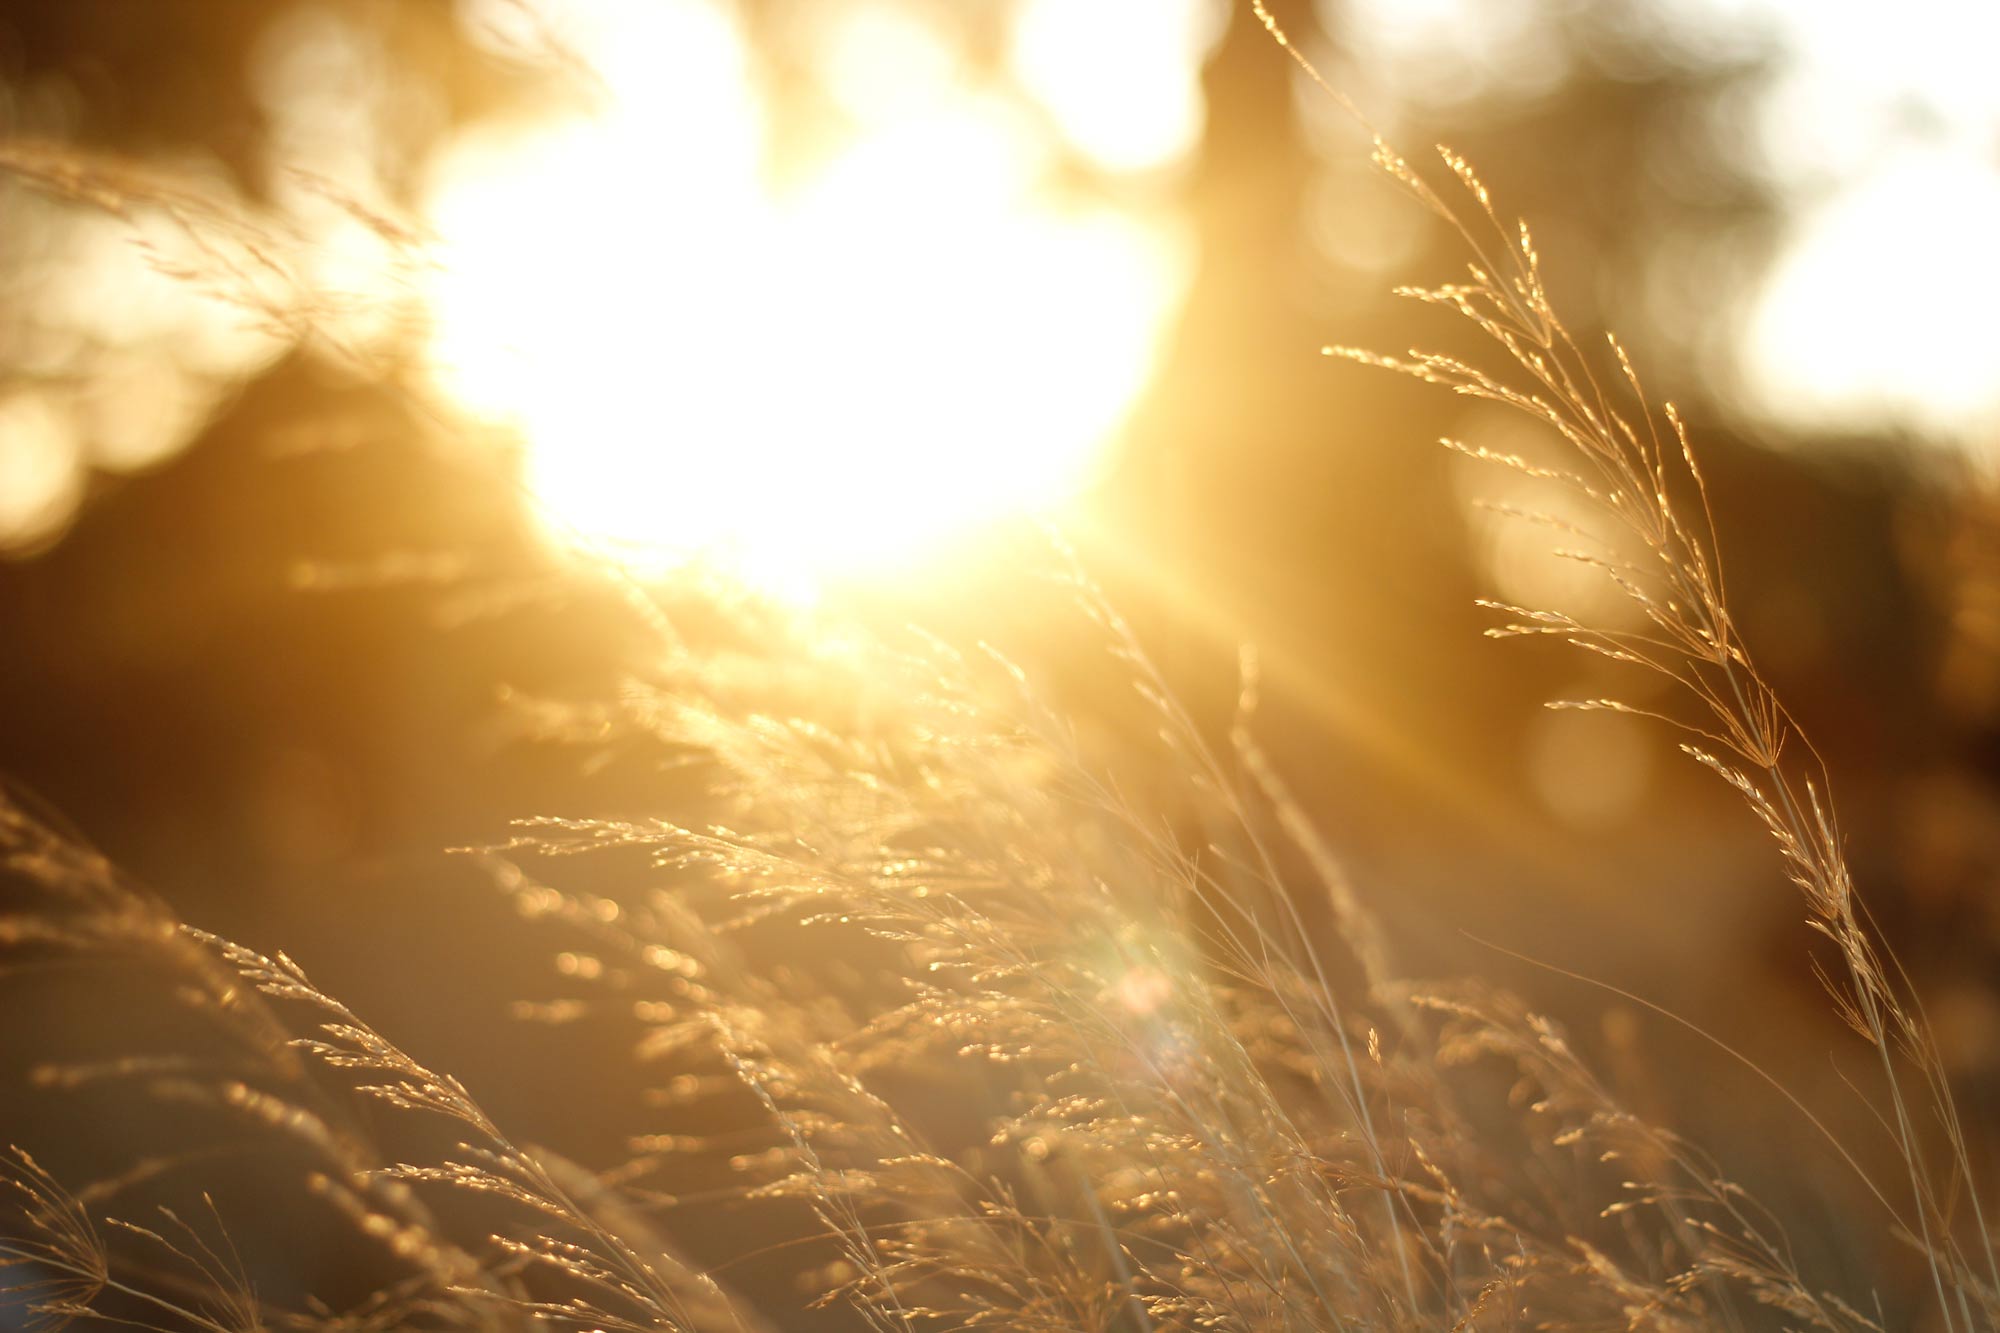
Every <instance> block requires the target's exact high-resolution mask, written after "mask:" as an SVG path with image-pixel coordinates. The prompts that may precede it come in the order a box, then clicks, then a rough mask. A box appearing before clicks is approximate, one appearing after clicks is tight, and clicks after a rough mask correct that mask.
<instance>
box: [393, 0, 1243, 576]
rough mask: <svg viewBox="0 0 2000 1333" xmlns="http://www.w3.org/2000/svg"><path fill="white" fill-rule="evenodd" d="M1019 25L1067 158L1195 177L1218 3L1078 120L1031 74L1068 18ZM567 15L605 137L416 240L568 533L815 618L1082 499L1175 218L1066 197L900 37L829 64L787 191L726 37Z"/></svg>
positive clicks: (1013, 110)
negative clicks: (432, 238)
mask: <svg viewBox="0 0 2000 1333" xmlns="http://www.w3.org/2000/svg"><path fill="white" fill-rule="evenodd" d="M1023 8H1024V10H1025V11H1026V19H1031V20H1032V21H1033V23H1034V24H1039V25H1040V26H1039V27H1036V26H1031V25H1029V24H1027V23H1026V22H1025V20H1024V27H1026V30H1027V33H1028V38H1029V40H1024V41H1019V42H1017V43H1016V46H1015V49H1014V51H1013V53H1012V57H1013V62H1014V73H1015V75H1016V77H1017V78H1018V79H1019V81H1020V83H1021V84H1022V85H1023V86H1025V87H1027V88H1029V89H1030V90H1032V91H1034V92H1035V93H1036V95H1037V97H1038V99H1039V100H1040V101H1041V103H1042V105H1043V107H1044V108H1045V109H1047V110H1048V111H1049V112H1050V113H1051V114H1052V115H1056V116H1057V124H1058V126H1059V132H1060V133H1062V134H1064V135H1067V136H1069V137H1070V139H1071V144H1072V147H1073V149H1075V150H1076V151H1079V152H1082V153H1084V154H1086V155H1087V156H1088V155H1091V154H1092V153H1094V152H1096V151H1097V147H1096V146H1099V145H1101V146H1102V149H1103V153H1104V155H1105V157H1106V158H1108V159H1109V160H1108V161H1107V162H1105V165H1107V166H1109V167H1111V168H1112V169H1116V170H1123V171H1128V172H1130V171H1139V172H1142V173H1143V172H1148V171H1150V172H1154V173H1157V171H1158V169H1159V168H1160V167H1162V166H1165V165H1170V164H1171V162H1172V161H1173V160H1174V158H1175V156H1176V155H1177V154H1179V153H1182V152H1185V151H1186V148H1187V147H1188V145H1189V144H1191V143H1192V141H1193V139H1194V137H1195V136H1196V135H1197V134H1198V132H1199V102H1198V100H1196V99H1198V87H1197V85H1196V84H1195V82H1194V79H1195V71H1196V70H1197V69H1198V68H1199V59H1200V51H1199V49H1197V45H1196V44H1197V43H1198V42H1199V41H1201V40H1202V33H1201V28H1202V26H1203V25H1202V24H1200V23H1199V22H1196V21H1195V19H1196V18H1197V17H1198V16H1200V15H1202V14H1205V13H1206V12H1207V10H1208V8H1209V6H1207V5H1206V4H1202V3H1197V2H1196V0H1184V2H1182V3H1169V4H1166V5H1165V6H1164V8H1167V9H1172V10H1175V11H1185V14H1184V17H1185V18H1186V19H1187V21H1185V22H1183V23H1182V24H1181V27H1182V28H1183V29H1184V30H1185V31H1186V32H1187V34H1188V39H1187V41H1185V42H1183V43H1181V47H1182V48H1183V49H1178V50H1171V51H1164V52H1160V53H1156V54H1158V55H1159V56H1160V59H1159V60H1156V61H1153V62H1150V63H1148V62H1134V68H1133V70H1131V71H1128V72H1129V73H1131V75H1132V79H1131V80H1130V84H1131V86H1121V84H1120V81H1119V80H1118V79H1116V78H1108V77H1107V72H1106V70H1105V69H1102V68H1101V69H1098V70H1097V71H1095V77H1096V79H1097V83H1096V84H1095V86H1094V93H1093V94H1092V95H1090V96H1088V97H1079V96H1078V95H1077V80H1076V78H1074V77H1070V74H1071V72H1070V71H1066V70H1065V69H1063V68H1062V67H1061V66H1059V65H1053V66H1052V65H1049V64H1047V63H1046V62H1043V63H1038V62H1037V59H1036V52H1037V51H1039V50H1047V49H1066V48H1064V47H1063V44H1062V43H1061V42H1060V41H1059V40H1055V39H1052V38H1051V37H1050V36H1049V34H1048V33H1047V32H1046V31H1045V30H1046V28H1047V26H1048V25H1049V24H1051V23H1060V21H1061V20H1060V18H1059V17H1056V16H1054V11H1056V10H1057V9H1058V8H1059V7H1057V6H1049V5H1041V6H1037V5H1032V4H1031V5H1027V6H1024V7H1023ZM1086 8H1088V7H1086ZM1100 8H1101V6H1100ZM498 12H499V11H497V10H496V13H498ZM561 17H562V20H563V26H562V28H561V29H560V32H559V35H560V37H561V39H562V41H563V43H564V45H565V46H566V47H567V48H568V49H569V50H570V52H571V53H573V54H574V55H575V56H576V57H577V59H578V60H579V61H580V62H582V64H584V65H585V66H587V67H588V69H589V70H590V72H591V75H592V77H593V79H594V80H595V81H597V83H598V85H599V87H598V95H597V96H596V97H595V99H594V101H593V105H592V107H591V109H590V111H589V113H588V114H583V113H578V114H574V115H571V116H569V117H567V118H565V119H561V120H558V121H553V122H550V121H543V122H539V123H536V124H534V125H530V126H525V127H522V126H515V127H511V128H509V129H506V130H493V131H486V132H482V133H480V134H478V135H477V136H475V137H469V138H467V139H466V140H464V141H462V142H461V143H460V144H459V145H457V147H456V148H455V149H454V150H453V151H451V152H450V153H449V154H448V155H447V156H446V157H445V158H444V159H443V160H442V161H441V163H440V165H439V168H438V171H437V174H436V175H435V177H434V181H433V188H432V192H431V204H430V210H429V211H430V215H431V219H432V221H433V224H434V226H435V228H436V230H437V233H438V235H439V236H440V238H441V240H442V263H441V265H440V269H439V273H438V277H437V279H436V283H437V285H436V289H435V291H434V293H433V298H434V307H435V311H436V315H435V319H436V333H435V338H434V346H433V359H434V362H435V364H436V366H437V368H438V369H437V373H438V375H439V378H440V382H441V384H442V385H443V387H444V388H445V389H446V390H447V391H448V392H449V393H450V394H451V395H452V396H453V397H454V398H455V399H456V400H457V401H458V402H459V403H460V404H461V405H462V406H464V407H465V408H466V409H467V410H469V411H471V412H473V413H475V414H477V415H479V416H481V417H484V418H487V419H490V420H494V421H498V422H502V423H505V424H507V425H509V426H511V427H512V428H513V429H514V430H516V431H518V433H519V434H520V436H521V437H522V438H523V439H524V440H525V442H526V446H527V462H526V468H527V481H528V485H529V486H530V487H531V489H532V491H533V492H534V494H535V495H536V497H537V498H538V499H539V501H540V502H541V504H542V506H543V508H544V509H545V511H546V513H547V515H548V517H549V518H550V520H551V522H552V525H553V526H555V527H556V528H558V529H563V530H569V531H573V532H575V533H578V534H581V535H583V536H585V537H588V538H591V539H594V540H600V541H604V542H609V543H613V544H616V545H617V546H618V547H620V548H621V549H624V550H628V551H632V552H635V553H636V554H637V555H638V556H639V557H640V558H642V559H644V560H645V561H647V562H649V563H664V562H672V561H677V560H682V559H687V558H702V559H705V560H710V561H715V562H719V563H721V564H723V565H725V566H727V567H729V568H731V569H733V570H734V571H736V572H739V573H741V574H744V575H747V576H749V577H751V578H752V579H754V580H756V581H758V582H760V583H763V584H764V585H766V586H767V587H772V588H775V589H779V590H783V591H791V592H800V591H809V590H810V589H811V588H812V587H813V586H815V585H816V584H818V583H819V582H820V581H821V580H823V579H825V578H827V577H842V576H849V575H853V574H857V573H864V572H874V571H878V570H880V569H883V568H884V567H889V566H893V565H895V564H898V563H900V562H905V561H910V560H912V559H914V558H921V557H922V555H923V554H925V553H926V552H927V551H929V550H931V549H933V548H934V547H935V545H936V544H937V543H939V542H940V541H942V540H945V539H951V538H956V537H959V536H962V535H963V534H965V533H966V532H967V531H968V530H970V529H973V528H976V527H977V526H978V525H980V524H981V523H983V522H986V521H990V520H993V519H995V518H999V517H1004V516H1009V515H1016V514H1021V513H1035V512H1042V511H1047V510H1049V509H1051V508H1053V507H1055V506H1059V505H1060V504H1061V503H1062V502H1063V501H1065V500H1066V499H1068V498H1070V497H1072V496H1073V495H1074V494H1075V493H1076V492H1077V491H1078V490H1079V489H1080V488H1081V487H1082V486H1084V485H1085V484H1087V482H1088V481H1089V479H1090V477H1091V474H1092V471H1093V469H1094V468H1095V467H1096V466H1097V465H1098V464H1099V463H1100V461H1101V455H1102V452H1103V449H1102V446H1103V445H1104V443H1105V441H1106V440H1107V439H1108V438H1109V437H1110V436H1111V435H1112V434H1113V433H1114V432H1115V430H1116V428H1117V427H1118V425H1119V423H1120V421H1121V420H1122V418H1123V416H1124V414H1125V413H1126V412H1127V410H1128V409H1129V408H1130V406H1131V404H1132V402H1133V401H1134V399H1135V398H1136V396H1137V395H1138V394H1139V392H1140V391H1141V389H1142V388H1143V387H1144V384H1145V381H1146V379H1147V377H1148V375H1149V373H1150V371H1151V368H1152V365H1153V362H1154V359H1155V356H1156V352H1157V350H1158V345H1159V342H1160V340H1161V337H1162V333H1163V330H1164V329H1165V327H1166V326H1167V324H1168V322H1169V320H1170V318H1171V315H1172V311H1173V309H1174V307H1175V305H1176V303H1177V302H1178V300H1179V298H1180V295H1181V292H1182V290H1183V288H1184V285H1185V281H1186V275H1187V270H1188V267H1189V263H1190V261H1189V257H1188V255H1187V249H1186V245H1185V243H1184V242H1183V241H1182V240H1181V238H1180V237H1179V235H1178V232H1177V229H1176V227H1175V225H1174V223H1173V220H1172V218H1171V217H1170V216H1168V215H1167V214H1165V212H1164V211H1163V210H1161V209H1159V208H1153V209H1148V210H1145V211H1132V210H1127V209H1120V208H1114V207H1111V206H1109V205H1106V204H1102V203H1092V202H1081V201H1078V200H1077V199H1075V198H1065V197H1063V196H1062V194H1061V193H1060V192H1059V191H1058V190H1057V189H1056V187H1055V185H1054V176H1055V171H1054V167H1055V165H1056V164H1055V147H1054V144H1053V143H1052V142H1051V140H1052V138H1053V135H1052V133H1051V131H1050V130H1049V129H1048V128H1047V127H1046V125H1047V122H1046V121H1045V120H1038V119H1037V118H1036V117H1035V115H1034V114H1033V113H1032V111H1031V110H1030V109H1029V108H1028V107H1026V106H1024V105H1023V104H1022V103H1021V102H1020V101H1019V99H1018V98H1008V97H1007V96H1005V95H1003V94H1002V93H1000V92H997V91H992V90H988V89H982V88H981V87H980V86H978V85H977V84H975V83H973V82H972V81H971V80H970V79H969V77H968V76H967V74H966V72H965V71H964V69H963V68H962V67H961V64H960V60H959V57H958V55H957V53H956V52H955V51H954V50H953V48H952V46H951V45H950V44H949V43H948V42H947V41H946V40H945V39H944V38H943V37H942V36H941V35H940V34H939V33H937V32H936V31H934V30H933V29H932V28H931V27H929V26H927V25H926V24H925V23H924V21H923V20H922V19H921V18H920V17H918V16H917V15H916V14H914V13H912V12H911V11H910V10H909V8H908V7H907V6H901V7H897V6H889V5H884V6H881V7H876V8H871V7H868V6H841V7H837V13H836V15H835V17H833V18H832V19H830V20H829V21H828V30H827V31H826V32H824V33H822V34H816V35H815V36H816V38H817V40H815V41H814V43H813V50H814V51H815V59H818V60H822V61H824V62H826V67H825V70H824V74H825V83H826V87H827V90H828V92H829V94H830V98H831V100H832V102H833V103H834V104H835V105H836V106H837V107H838V120H837V122H836V123H837V124H838V125H839V126H840V132H839V134H838V135H837V136H836V137H835V138H834V139H833V141H832V142H831V144H830V146H829V147H828V148H827V149H826V151H825V152H823V153H822V154H819V155H817V156H816V157H814V158H813V160H812V161H810V162H809V163H808V164H807V165H806V166H805V167H804V168H803V169H802V170H799V171H797V172H788V173H787V174H786V176H785V178H784V179H783V181H782V183H774V176H773V173H772V171H771V170H770V161H769V149H770V128H771V126H770V116H769V109H768V107H767V105H766V104H765V103H764V102H763V100H762V98H761V96H760V92H759V88H758V80H757V76H756V73H755V71H754V70H753V68H752V62H751V58H750V52H749V49H748V46H747V43H746V39H745V36H744V33H743V31H742V30H741V28H740V26H739V25H738V23H737V22H736V20H735V18H734V16H733V15H732V13H731V11H730V10H729V9H728V8H727V7H725V6H723V5H719V4H715V3H706V2H704V0H647V3H639V4H634V3H613V2H612V0H598V2H597V3H592V4H588V5H583V4H577V3H571V4H569V5H567V6H565V7H564V9H563V11H562V15H561ZM1060 37H1061V34H1060V33H1057V34H1055V38H1060ZM1162 65H1165V66H1167V67H1168V69H1167V70H1166V72H1167V73H1169V74H1171V75H1172V76H1173V77H1163V76H1162V70H1161V68H1160V66H1162ZM1045 90H1047V91H1046V95H1044V93H1045ZM1065 98H1067V99H1068V103H1069V104H1071V105H1074V106H1075V107H1076V108H1078V110H1077V113H1076V115H1075V116H1073V117H1070V118H1067V119H1065V118H1063V117H1061V115H1060V114H1059V113H1060V109H1061V108H1062V107H1063V106H1064V105H1065V102H1064V99H1065ZM1176 99H1178V101H1179V102H1180V103H1183V105H1178V106H1176V105H1174V104H1173V103H1174V102H1175V101H1176ZM1163 104H1164V105H1163ZM1121 117H1123V118H1126V119H1123V120H1121ZM1162 123H1164V124H1167V125H1175V126H1179V127H1180V133H1179V135H1178V136H1177V137H1176V138H1172V139H1163V138H1162V137H1161V136H1160V135H1159V133H1158V132H1157V127H1158V126H1159V125H1160V124H1162ZM1072 126H1074V127H1075V128H1072ZM1140 130H1143V131H1144V132H1143V133H1140V132H1137V131H1140ZM1149 136H1150V137H1149Z"/></svg>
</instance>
